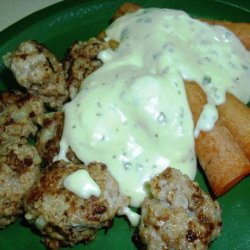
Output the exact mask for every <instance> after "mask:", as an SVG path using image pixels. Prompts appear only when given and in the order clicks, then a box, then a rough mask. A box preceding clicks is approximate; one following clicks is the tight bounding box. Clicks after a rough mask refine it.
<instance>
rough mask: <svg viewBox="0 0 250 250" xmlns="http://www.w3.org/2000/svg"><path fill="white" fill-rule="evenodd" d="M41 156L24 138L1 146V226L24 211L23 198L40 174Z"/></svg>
mask: <svg viewBox="0 0 250 250" xmlns="http://www.w3.org/2000/svg"><path fill="white" fill-rule="evenodd" d="M40 163H41V158H40V156H39V155H38V153H37V150H36V148H35V147H34V146H32V145H29V144H26V143H25V141H24V140H20V141H19V142H18V143H17V142H16V143H13V141H10V142H5V143H4V144H1V147H0V228H4V227H5V226H7V225H8V224H10V223H12V222H13V221H14V220H15V219H16V217H17V216H18V215H20V214H22V213H23V206H22V198H23V196H24V194H25V193H26V192H27V191H28V190H29V189H30V187H31V186H32V185H33V183H34V182H35V181H36V179H37V178H38V177H39V175H40Z"/></svg>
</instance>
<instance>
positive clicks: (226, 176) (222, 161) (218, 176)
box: [195, 120, 250, 196]
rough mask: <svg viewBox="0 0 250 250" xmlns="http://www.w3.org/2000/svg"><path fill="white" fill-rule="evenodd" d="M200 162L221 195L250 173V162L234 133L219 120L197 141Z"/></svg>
mask: <svg viewBox="0 0 250 250" xmlns="http://www.w3.org/2000/svg"><path fill="white" fill-rule="evenodd" d="M195 149H196V153H197V156H198V158H199V162H200V164H201V166H202V168H203V170H204V172H205V174H206V176H207V178H208V181H209V183H210V186H211V188H212V190H213V192H214V194H215V195H216V196H221V195H223V194H224V193H225V192H227V191H228V190H229V189H230V188H231V187H233V186H234V185H235V184H237V183H238V182H239V181H240V180H241V179H243V178H244V177H245V176H246V175H248V174H249V173H250V163H249V161H248V159H247V158H246V156H245V155H244V153H243V152H242V150H241V148H240V147H239V145H238V144H237V143H236V142H235V140H234V138H233V136H232V134H231V133H230V132H229V131H228V129H227V128H226V127H225V126H224V125H223V123H222V122H221V121H220V120H219V121H218V122H217V123H216V125H215V127H214V128H213V130H212V131H210V132H203V131H202V132H201V133H200V135H199V136H198V138H197V139H196V142H195Z"/></svg>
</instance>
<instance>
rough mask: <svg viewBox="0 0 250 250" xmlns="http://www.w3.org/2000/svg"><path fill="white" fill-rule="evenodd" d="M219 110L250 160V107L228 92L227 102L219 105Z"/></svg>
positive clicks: (222, 118) (225, 123) (221, 117)
mask: <svg viewBox="0 0 250 250" xmlns="http://www.w3.org/2000/svg"><path fill="white" fill-rule="evenodd" d="M218 110H219V116H220V119H221V120H222V121H223V123H224V125H225V126H226V127H227V128H228V130H229V131H230V132H231V134H232V135H233V137H234V138H235V140H236V141H237V143H238V144H239V146H240V147H241V149H242V150H243V151H244V153H245V155H246V157H247V158H248V160H250V108H248V107H247V106H246V105H245V104H244V103H242V102H241V101H239V100H238V99H237V98H236V97H235V96H233V95H231V94H227V97H226V102H225V103H224V104H222V105H219V106H218Z"/></svg>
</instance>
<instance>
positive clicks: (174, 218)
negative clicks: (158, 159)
mask: <svg viewBox="0 0 250 250" xmlns="http://www.w3.org/2000/svg"><path fill="white" fill-rule="evenodd" d="M151 192H152V196H153V197H152V198H147V199H145V201H144V202H143V205H142V218H141V224H140V228H139V234H140V237H141V239H142V242H143V243H145V244H146V245H147V249H150V250H153V249H155V250H156V249H157V250H160V249H183V250H186V249H207V248H208V246H209V243H210V242H211V241H212V240H214V239H215V238H216V237H217V236H218V235H219V234H220V231H221V225H222V222H221V209H220V207H219V204H218V202H217V201H213V200H212V199H211V197H210V196H209V195H207V194H205V193H204V192H203V191H201V189H200V188H199V186H198V184H197V183H196V182H192V181H191V180H190V179H189V178H188V177H187V176H186V175H183V174H181V172H180V171H179V170H176V169H173V168H167V169H166V170H165V171H164V172H163V173H162V174H160V175H159V176H156V177H154V178H153V179H152V181H151Z"/></svg>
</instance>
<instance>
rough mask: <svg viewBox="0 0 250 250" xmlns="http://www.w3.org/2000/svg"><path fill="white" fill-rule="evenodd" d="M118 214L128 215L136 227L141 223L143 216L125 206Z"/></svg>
mask: <svg viewBox="0 0 250 250" xmlns="http://www.w3.org/2000/svg"><path fill="white" fill-rule="evenodd" d="M118 215H126V217H127V218H128V220H129V221H130V223H131V225H132V226H134V227H136V226H138V225H139V223H140V219H141V216H140V215H139V214H138V213H136V212H134V211H132V210H131V209H130V208H129V207H123V208H121V209H120V210H119V212H118Z"/></svg>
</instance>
